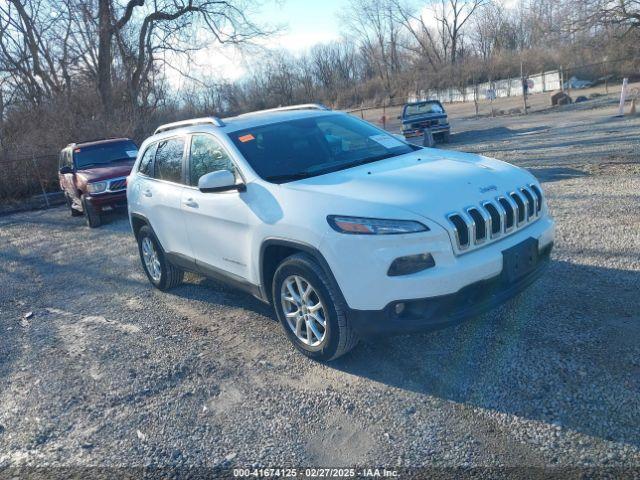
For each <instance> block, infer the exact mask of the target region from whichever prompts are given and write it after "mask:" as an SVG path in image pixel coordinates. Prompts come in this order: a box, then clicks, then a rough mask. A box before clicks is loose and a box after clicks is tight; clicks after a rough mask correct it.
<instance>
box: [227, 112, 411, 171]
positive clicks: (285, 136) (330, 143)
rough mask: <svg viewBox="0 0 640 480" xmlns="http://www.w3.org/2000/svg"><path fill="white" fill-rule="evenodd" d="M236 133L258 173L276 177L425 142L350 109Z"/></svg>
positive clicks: (377, 156) (367, 159)
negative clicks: (384, 127) (405, 139)
mask: <svg viewBox="0 0 640 480" xmlns="http://www.w3.org/2000/svg"><path fill="white" fill-rule="evenodd" d="M230 137H231V139H232V140H233V142H234V143H235V145H236V147H238V149H239V150H240V152H241V153H242V155H244V157H245V158H246V159H247V161H248V162H249V164H250V165H251V167H252V168H253V169H254V170H255V171H256V173H257V174H258V175H260V176H261V177H262V178H264V179H265V180H268V181H271V182H274V183H281V182H286V181H290V180H294V179H296V178H305V177H312V176H315V175H322V174H324V173H329V172H334V171H337V170H342V169H345V168H349V167H353V166H356V165H360V164H363V163H369V162H375V161H377V160H382V159H384V158H389V157H394V156H397V155H403V154H405V153H409V152H412V151H414V150H417V149H418V148H419V147H414V146H412V145H408V144H407V143H405V142H403V141H400V140H398V139H397V138H396V137H394V136H392V135H390V134H388V133H385V132H383V131H381V130H379V129H377V128H375V127H374V126H372V125H370V124H368V123H366V122H364V121H361V120H359V119H357V118H355V117H352V116H350V115H344V114H329V115H324V116H319V117H313V118H304V119H299V120H290V121H287V122H281V123H273V124H269V125H263V126H260V127H255V128H250V129H246V130H241V131H238V132H233V133H231V134H230Z"/></svg>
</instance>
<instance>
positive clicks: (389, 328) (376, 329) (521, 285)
mask: <svg viewBox="0 0 640 480" xmlns="http://www.w3.org/2000/svg"><path fill="white" fill-rule="evenodd" d="M552 248H553V243H549V244H547V245H546V246H545V247H543V248H542V250H540V252H539V259H538V264H537V267H536V269H535V270H533V271H531V272H529V273H528V274H527V275H525V276H523V277H521V278H519V279H518V280H516V281H515V282H510V281H509V280H508V279H507V276H506V274H505V272H502V273H500V274H499V275H497V276H495V277H492V278H490V279H487V280H481V281H478V282H475V283H472V284H470V285H467V286H466V287H464V288H462V289H461V290H459V291H457V292H456V293H451V294H448V295H441V296H437V297H429V298H423V299H412V300H407V301H394V302H391V303H389V304H388V305H387V306H386V307H385V308H383V309H382V310H355V309H350V310H349V314H348V315H349V319H350V322H351V325H352V327H353V328H354V329H355V330H356V331H357V332H358V333H359V334H360V335H362V336H372V335H381V334H398V333H409V332H416V331H428V330H437V329H440V328H445V327H449V326H451V325H455V324H458V323H461V322H463V321H465V320H468V319H471V318H473V317H476V316H478V315H480V314H482V313H485V312H487V311H489V310H491V309H493V308H495V307H497V306H498V305H500V304H502V303H504V302H506V301H507V300H509V299H510V298H512V297H514V296H515V295H517V294H518V293H520V292H522V291H523V290H524V289H526V288H527V287H528V286H529V285H531V284H532V283H533V282H534V281H535V280H536V279H537V278H538V277H540V275H541V274H542V273H543V271H544V270H545V267H546V266H547V265H548V263H549V257H550V254H551V250H552ZM398 303H403V304H404V310H403V311H402V313H400V314H398V313H396V305H397V304H398Z"/></svg>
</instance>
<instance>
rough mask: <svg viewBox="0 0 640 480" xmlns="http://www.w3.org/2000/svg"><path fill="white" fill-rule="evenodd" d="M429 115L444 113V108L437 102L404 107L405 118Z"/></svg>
mask: <svg viewBox="0 0 640 480" xmlns="http://www.w3.org/2000/svg"><path fill="white" fill-rule="evenodd" d="M431 113H444V108H442V105H440V103H439V102H424V103H414V104H411V105H407V106H406V107H404V114H405V116H407V117H412V116H414V115H429V114H431Z"/></svg>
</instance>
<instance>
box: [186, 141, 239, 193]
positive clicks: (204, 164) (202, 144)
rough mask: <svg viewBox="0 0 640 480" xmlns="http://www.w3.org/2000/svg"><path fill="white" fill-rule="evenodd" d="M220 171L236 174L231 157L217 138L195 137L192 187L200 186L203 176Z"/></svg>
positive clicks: (192, 143)
mask: <svg viewBox="0 0 640 480" xmlns="http://www.w3.org/2000/svg"><path fill="white" fill-rule="evenodd" d="M218 170H229V171H230V172H231V173H233V174H234V175H235V173H236V172H235V168H234V167H233V162H232V161H231V159H230V158H229V155H228V154H227V152H226V151H225V150H224V149H223V148H222V146H221V145H220V144H219V143H218V141H217V140H216V139H215V138H213V137H212V136H211V135H194V136H193V138H192V139H191V171H190V174H189V176H190V179H191V185H198V180H199V179H200V177H201V176H203V175H206V174H207V173H211V172H217V171H218Z"/></svg>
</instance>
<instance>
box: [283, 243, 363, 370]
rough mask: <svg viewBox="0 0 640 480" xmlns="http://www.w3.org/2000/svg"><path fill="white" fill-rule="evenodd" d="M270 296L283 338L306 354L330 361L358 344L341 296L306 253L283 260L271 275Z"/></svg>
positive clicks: (316, 358)
mask: <svg viewBox="0 0 640 480" xmlns="http://www.w3.org/2000/svg"><path fill="white" fill-rule="evenodd" d="M272 298H273V304H274V307H275V310H276V313H277V315H278V319H279V320H280V323H281V325H282V328H283V329H284V331H285V333H286V335H287V337H289V340H291V342H292V343H293V344H294V346H295V347H296V348H297V349H298V350H299V351H300V352H302V353H303V354H305V355H306V356H308V357H310V358H313V359H315V360H322V361H325V360H333V359H335V358H338V357H340V356H342V355H344V354H345V353H347V352H348V351H349V350H351V349H352V348H353V347H355V346H356V344H357V343H358V337H357V336H356V333H355V332H354V331H353V329H352V328H351V326H350V324H349V321H348V318H347V314H346V313H347V306H346V305H345V303H344V300H343V299H342V295H341V294H340V292H338V291H337V289H336V287H334V286H333V284H332V282H330V281H329V279H328V278H327V275H326V274H325V272H324V270H323V269H322V268H321V267H320V266H319V265H318V264H317V263H316V261H315V260H314V259H313V258H312V257H310V256H309V255H307V254H304V253H299V254H296V255H292V256H291V257H288V258H286V259H285V260H283V262H282V263H281V264H280V265H279V266H278V269H277V270H276V273H275V275H274V277H273V285H272Z"/></svg>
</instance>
